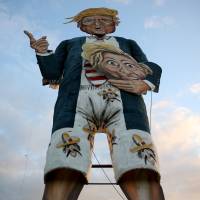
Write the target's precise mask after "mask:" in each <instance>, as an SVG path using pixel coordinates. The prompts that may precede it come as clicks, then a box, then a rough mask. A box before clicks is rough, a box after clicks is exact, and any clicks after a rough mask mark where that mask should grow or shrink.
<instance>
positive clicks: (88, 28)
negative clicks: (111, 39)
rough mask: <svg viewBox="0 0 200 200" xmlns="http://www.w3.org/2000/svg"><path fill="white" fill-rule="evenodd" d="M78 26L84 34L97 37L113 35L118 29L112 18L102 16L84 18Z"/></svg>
mask: <svg viewBox="0 0 200 200" xmlns="http://www.w3.org/2000/svg"><path fill="white" fill-rule="evenodd" d="M78 25H79V26H80V29H81V30H82V31H83V32H86V33H88V34H91V35H97V36H103V35H106V34H108V33H113V32H114V31H115V28H116V24H115V21H114V20H113V18H112V17H110V16H101V15H95V16H90V17H84V18H83V19H82V20H81V22H80V23H79V24H78Z"/></svg>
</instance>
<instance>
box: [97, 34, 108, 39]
mask: <svg viewBox="0 0 200 200" xmlns="http://www.w3.org/2000/svg"><path fill="white" fill-rule="evenodd" d="M94 36H95V37H96V38H97V39H98V40H102V39H104V37H105V36H106V34H103V35H99V34H95V35H94Z"/></svg>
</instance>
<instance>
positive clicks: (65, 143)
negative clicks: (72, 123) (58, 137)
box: [56, 132, 82, 157]
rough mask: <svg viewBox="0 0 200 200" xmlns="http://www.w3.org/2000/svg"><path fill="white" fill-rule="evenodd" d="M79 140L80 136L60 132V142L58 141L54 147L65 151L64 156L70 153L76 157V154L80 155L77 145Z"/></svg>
mask: <svg viewBox="0 0 200 200" xmlns="http://www.w3.org/2000/svg"><path fill="white" fill-rule="evenodd" d="M79 142H80V138H78V137H74V136H70V135H69V133H67V132H64V133H63V134H62V142H61V143H58V144H57V145H56V148H63V152H64V153H66V156H67V157H68V156H69V155H71V156H72V157H76V156H77V154H79V155H81V156H82V154H81V152H80V151H81V148H80V146H79V145H78V143H79Z"/></svg>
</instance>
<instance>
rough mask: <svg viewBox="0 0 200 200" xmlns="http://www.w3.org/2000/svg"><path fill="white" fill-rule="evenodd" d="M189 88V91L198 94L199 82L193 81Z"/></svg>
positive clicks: (199, 89) (199, 92) (199, 90)
mask: <svg viewBox="0 0 200 200" xmlns="http://www.w3.org/2000/svg"><path fill="white" fill-rule="evenodd" d="M189 90H190V92H192V93H194V94H200V83H195V84H193V85H191V87H190V88H189Z"/></svg>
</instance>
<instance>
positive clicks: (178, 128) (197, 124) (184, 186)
mask: <svg viewBox="0 0 200 200" xmlns="http://www.w3.org/2000/svg"><path fill="white" fill-rule="evenodd" d="M167 102H168V101H167V100H165V101H161V102H158V103H157V105H161V106H157V108H158V109H154V110H153V120H152V121H153V126H152V127H153V130H152V132H153V138H154V140H155V143H156V145H157V148H158V154H159V155H160V163H161V172H162V185H163V187H164V191H165V194H166V199H170V200H177V199H187V198H189V195H190V198H191V199H193V200H198V198H199V190H198V188H199V187H200V182H199V181H200V174H199V168H200V159H199V158H200V151H199V149H200V134H199V130H200V115H199V114H196V113H194V112H192V111H191V110H190V109H189V108H187V107H180V106H177V105H175V104H168V103H167ZM166 104H167V105H168V106H167V107H165V106H162V105H166ZM169 107H170V108H171V110H170V111H169V109H168V110H167V112H166V108H169Z"/></svg>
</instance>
